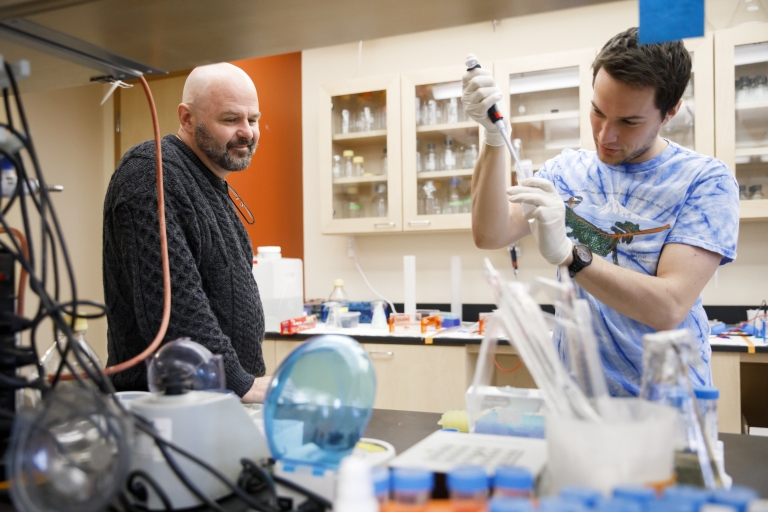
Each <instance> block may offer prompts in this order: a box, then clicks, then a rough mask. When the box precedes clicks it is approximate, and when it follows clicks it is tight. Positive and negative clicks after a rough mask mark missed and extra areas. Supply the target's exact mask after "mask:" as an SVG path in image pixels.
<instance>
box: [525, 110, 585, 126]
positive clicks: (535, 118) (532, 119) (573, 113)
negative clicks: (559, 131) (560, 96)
mask: <svg viewBox="0 0 768 512" xmlns="http://www.w3.org/2000/svg"><path fill="white" fill-rule="evenodd" d="M578 117H579V111H578V110H565V111H563V112H550V113H549V114H536V115H530V116H514V117H512V118H510V123H512V124H519V123H538V122H541V121H555V120H558V119H574V118H578Z"/></svg>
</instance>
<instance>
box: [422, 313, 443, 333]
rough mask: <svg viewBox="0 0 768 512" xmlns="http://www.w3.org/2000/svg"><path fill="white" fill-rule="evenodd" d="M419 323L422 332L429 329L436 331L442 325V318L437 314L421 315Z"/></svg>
mask: <svg viewBox="0 0 768 512" xmlns="http://www.w3.org/2000/svg"><path fill="white" fill-rule="evenodd" d="M419 323H420V325H421V333H422V334H424V333H426V332H429V331H437V330H439V329H440V328H441V327H442V326H443V318H442V316H440V315H439V314H438V315H430V316H422V317H421V319H420V320H419Z"/></svg>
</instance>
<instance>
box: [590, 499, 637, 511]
mask: <svg viewBox="0 0 768 512" xmlns="http://www.w3.org/2000/svg"><path fill="white" fill-rule="evenodd" d="M593 510H594V511H595V512H645V509H644V508H643V506H642V505H641V504H640V503H638V502H636V501H630V500H625V499H622V498H608V499H607V500H604V501H601V502H600V503H598V504H597V506H595V508H594V509H593Z"/></svg>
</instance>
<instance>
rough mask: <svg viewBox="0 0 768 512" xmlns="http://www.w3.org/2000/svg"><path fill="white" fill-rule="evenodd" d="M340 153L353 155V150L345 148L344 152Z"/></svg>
mask: <svg viewBox="0 0 768 512" xmlns="http://www.w3.org/2000/svg"><path fill="white" fill-rule="evenodd" d="M342 155H344V156H355V152H354V151H352V150H351V149H345V150H344V152H343V153H342Z"/></svg>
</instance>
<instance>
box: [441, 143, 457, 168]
mask: <svg viewBox="0 0 768 512" xmlns="http://www.w3.org/2000/svg"><path fill="white" fill-rule="evenodd" d="M443 145H444V146H445V147H444V148H443V165H442V169H443V170H445V171H452V170H454V169H456V154H455V153H454V152H453V138H452V137H451V136H450V135H448V136H447V137H446V138H445V142H444V143H443Z"/></svg>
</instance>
